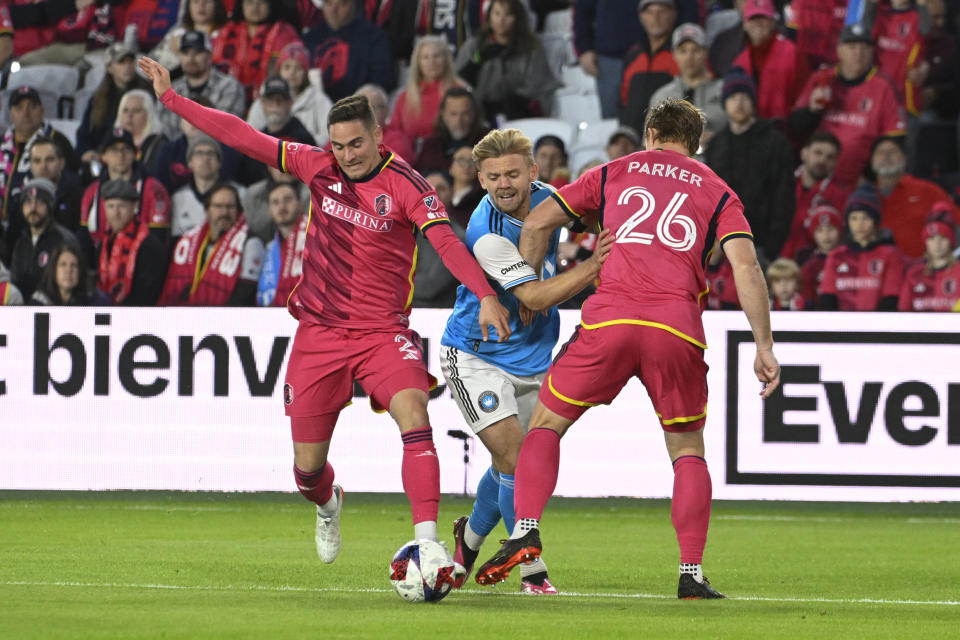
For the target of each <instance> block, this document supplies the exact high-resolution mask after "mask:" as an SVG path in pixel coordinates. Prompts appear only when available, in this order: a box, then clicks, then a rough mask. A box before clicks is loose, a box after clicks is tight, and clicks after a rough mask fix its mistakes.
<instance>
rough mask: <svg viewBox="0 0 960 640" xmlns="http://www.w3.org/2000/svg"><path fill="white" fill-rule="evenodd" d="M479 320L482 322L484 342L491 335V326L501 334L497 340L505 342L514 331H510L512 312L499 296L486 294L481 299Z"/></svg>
mask: <svg viewBox="0 0 960 640" xmlns="http://www.w3.org/2000/svg"><path fill="white" fill-rule="evenodd" d="M477 320H478V321H479V322H480V334H481V335H482V336H483V341H484V342H486V341H487V339H488V338H489V337H490V329H489V327H490V326H493V328H494V329H496V330H497V335H498V336H499V339H498V340H497V342H503V341H504V340H506V339H507V338H509V337H510V334H511V333H513V332H512V331H510V312H509V311H507V309H506V307H504V306H503V305H502V304H500V301H499V300H497V296H485V297H484V298H483V299H482V300H481V301H480V313H479V315H478V317H477Z"/></svg>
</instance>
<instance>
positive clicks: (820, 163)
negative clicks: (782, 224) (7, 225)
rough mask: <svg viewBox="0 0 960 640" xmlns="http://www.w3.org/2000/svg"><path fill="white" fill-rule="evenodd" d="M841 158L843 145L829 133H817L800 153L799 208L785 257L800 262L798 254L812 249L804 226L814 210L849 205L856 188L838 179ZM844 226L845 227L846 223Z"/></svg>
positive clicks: (839, 207) (797, 196) (795, 212)
mask: <svg viewBox="0 0 960 640" xmlns="http://www.w3.org/2000/svg"><path fill="white" fill-rule="evenodd" d="M839 155H840V142H839V141H838V140H837V137H836V136H835V135H833V134H832V133H830V132H829V131H817V132H816V133H814V134H813V135H812V136H810V140H808V141H807V144H806V145H804V147H803V149H801V150H800V166H799V167H797V170H796V172H795V173H794V176H795V177H796V181H795V184H796V187H795V190H794V194H795V197H796V201H797V207H796V210H795V211H794V213H793V223H792V225H791V226H790V235H789V236H788V237H787V242H786V244H784V246H783V249H781V250H780V255H782V256H783V257H785V258H793V259H794V260H798V259H799V258H798V252H799V251H801V250H803V249H804V248H805V247H808V246H809V244H810V236H809V232H808V230H807V228H806V227H805V226H804V225H805V224H806V222H807V218H808V215H809V214H810V211H811V210H812V209H814V208H815V207H817V206H819V205H821V204H824V203H827V204H830V205H831V206H832V207H833V208H834V209H835V210H840V209H842V208H843V205H844V204H846V202H847V197H848V196H849V195H850V192H851V191H852V190H853V187H852V186H848V185H844V184H840V183H839V182H837V181H836V180H834V177H833V171H834V169H835V168H836V166H837V156H839ZM838 215H839V214H838ZM840 227H841V228H842V227H843V221H842V220H841V224H840Z"/></svg>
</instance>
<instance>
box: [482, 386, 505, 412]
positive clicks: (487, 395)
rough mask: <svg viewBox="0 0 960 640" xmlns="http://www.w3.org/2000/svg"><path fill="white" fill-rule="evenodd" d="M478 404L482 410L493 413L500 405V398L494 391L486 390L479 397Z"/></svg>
mask: <svg viewBox="0 0 960 640" xmlns="http://www.w3.org/2000/svg"><path fill="white" fill-rule="evenodd" d="M477 404H478V405H479V406H480V411H483V412H484V413H493V412H494V411H496V410H497V407H499V406H500V398H499V397H497V394H495V393H494V392H493V391H484V392H483V393H481V394H480V397H479V398H477Z"/></svg>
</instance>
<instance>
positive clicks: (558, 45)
mask: <svg viewBox="0 0 960 640" xmlns="http://www.w3.org/2000/svg"><path fill="white" fill-rule="evenodd" d="M540 44H542V45H543V50H544V53H546V56H547V62H548V63H549V64H550V70H551V71H553V75H555V76H556V77H558V78H559V77H560V70H561V68H562V67H563V65H565V64H566V65H572V64H574V63H576V61H577V54H576V52H575V51H574V50H573V36H571V35H569V34H568V35H565V36H562V35H559V34H556V33H545V34H543V35H542V36H540Z"/></svg>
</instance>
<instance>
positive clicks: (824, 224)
mask: <svg viewBox="0 0 960 640" xmlns="http://www.w3.org/2000/svg"><path fill="white" fill-rule="evenodd" d="M803 226H804V229H805V230H806V232H807V234H808V237H809V238H810V241H811V242H812V243H813V250H812V251H810V252H807V251H801V252H800V254H799V257H800V263H801V267H800V274H801V275H802V276H803V297H805V298H806V299H807V300H811V301H813V304H814V307H815V308H820V293H821V285H822V284H823V268H824V266H826V264H827V256H828V255H830V252H831V251H833V250H834V249H836V248H837V247H838V246H840V238H842V237H843V218H842V217H841V216H840V212H839V211H837V210H836V209H835V208H833V207H832V206H830V205H829V204H821V205H819V206H816V207H814V208H813V209H811V210H810V213H809V215H807V219H806V220H805V221H804V225H803ZM804 254H806V255H804Z"/></svg>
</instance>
